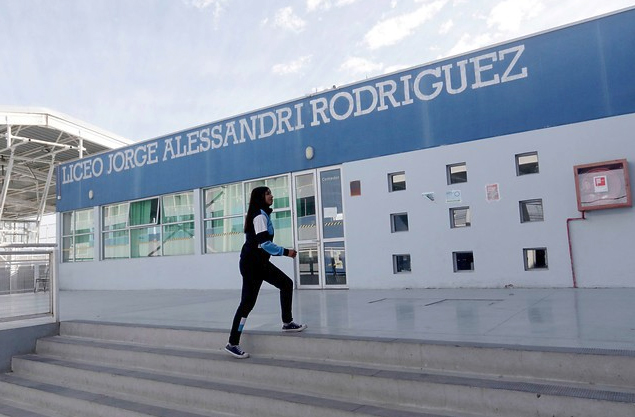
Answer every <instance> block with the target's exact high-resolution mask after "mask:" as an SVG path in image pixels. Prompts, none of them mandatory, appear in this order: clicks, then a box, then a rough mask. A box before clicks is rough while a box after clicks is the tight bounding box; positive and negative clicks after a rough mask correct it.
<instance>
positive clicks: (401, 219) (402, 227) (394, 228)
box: [390, 213, 408, 233]
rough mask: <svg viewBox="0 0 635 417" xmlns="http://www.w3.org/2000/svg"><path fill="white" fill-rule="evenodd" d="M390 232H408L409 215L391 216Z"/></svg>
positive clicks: (397, 214) (396, 214)
mask: <svg viewBox="0 0 635 417" xmlns="http://www.w3.org/2000/svg"><path fill="white" fill-rule="evenodd" d="M390 230H391V232H392V233H395V232H407V231H408V213H395V214H391V215H390Z"/></svg>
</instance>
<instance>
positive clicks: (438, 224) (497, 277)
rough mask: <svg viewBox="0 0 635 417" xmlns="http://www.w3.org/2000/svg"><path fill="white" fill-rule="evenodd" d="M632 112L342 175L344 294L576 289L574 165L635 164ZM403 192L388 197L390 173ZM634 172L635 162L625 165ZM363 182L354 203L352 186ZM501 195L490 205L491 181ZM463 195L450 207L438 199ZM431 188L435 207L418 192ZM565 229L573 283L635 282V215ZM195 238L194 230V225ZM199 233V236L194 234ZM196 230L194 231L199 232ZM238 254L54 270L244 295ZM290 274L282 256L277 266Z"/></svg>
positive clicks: (81, 285) (72, 278) (356, 165)
mask: <svg viewBox="0 0 635 417" xmlns="http://www.w3.org/2000/svg"><path fill="white" fill-rule="evenodd" d="M633 131H635V115H632V114H631V115H626V116H620V117H614V118H610V119H601V120H596V121H590V122H585V123H580V124H576V125H569V126H562V127H555V128H550V129H543V130H539V131H533V132H525V133H519V134H513V135H508V136H504V137H498V138H493V139H485V140H478V141H474V142H469V143H463V144H457V145H451V146H444V147H439V148H432V149H427V150H422V151H416V152H410V153H405V154H399V155H392V156H386V157H381V158H375V159H371V160H364V161H359V162H353V163H347V164H345V165H344V166H343V167H342V176H343V191H344V196H343V197H344V211H345V233H346V259H347V273H348V280H349V286H350V287H351V288H410V287H417V288H431V287H438V288H442V287H474V288H480V287H503V286H505V285H510V284H511V285H513V286H515V287H571V286H572V285H573V277H572V272H571V262H570V256H569V243H568V239H567V227H566V226H567V224H566V223H567V219H568V218H575V217H579V216H580V213H579V212H578V210H577V203H576V195H575V184H574V174H573V166H575V165H580V164H586V163H593V162H601V161H605V160H612V159H621V158H626V159H628V160H629V161H635V145H633V140H632V139H633V138H632V133H631V132H633ZM532 151H537V152H538V156H539V164H540V173H539V174H531V175H525V176H520V177H518V176H516V166H515V155H516V154H518V153H525V152H532ZM459 162H466V163H467V169H468V182H467V183H463V184H454V185H452V186H448V185H447V180H446V165H447V164H454V163H459ZM399 171H405V172H406V182H407V189H406V190H405V191H400V192H393V193H389V192H388V174H389V173H391V172H399ZM630 171H631V175H633V172H634V170H633V167H632V162H631V166H630ZM353 180H360V181H361V188H362V195H361V196H356V197H351V196H350V193H349V182H350V181H353ZM491 183H498V184H499V186H500V194H501V199H500V201H497V202H487V201H486V199H485V186H486V184H491ZM454 189H457V190H461V192H462V202H461V203H456V204H454V203H453V204H448V203H446V202H445V192H446V191H448V190H454ZM423 192H434V193H435V197H436V199H435V201H434V202H431V201H429V200H428V199H427V198H425V197H423V196H422V193H423ZM535 198H542V200H543V206H544V215H545V219H544V221H543V222H535V223H524V224H521V223H520V214H519V208H518V202H519V201H520V200H528V199H535ZM465 205H469V206H470V208H471V211H472V226H471V227H468V228H461V229H450V226H449V224H450V223H449V210H448V209H449V208H450V207H456V206H465ZM401 212H407V213H408V220H409V231H408V232H402V233H391V227H390V213H401ZM586 217H587V219H586V220H584V221H582V220H580V221H573V222H571V235H572V248H573V259H574V262H575V264H574V266H575V271H576V279H577V283H578V286H580V287H605V286H608V287H620V286H630V287H632V286H635V279H634V278H633V276H635V274H633V271H634V270H635V256H633V254H632V252H633V243H632V239H633V236H635V208H620V209H608V210H598V211H593V212H588V213H587V215H586ZM197 227H198V228H199V230H200V225H199V226H197ZM199 233H200V232H199ZM197 234H198V233H197ZM533 247H546V248H547V252H548V263H549V268H548V269H547V270H536V271H525V270H524V263H523V255H522V249H523V248H533ZM453 251H473V252H474V263H475V270H474V271H469V272H458V273H455V272H454V271H453V262H452V252H453ZM397 253H408V254H410V255H411V261H412V272H411V273H407V274H397V275H395V274H394V273H393V269H392V254H397ZM238 257H239V254H238V253H227V254H214V255H203V254H196V255H191V256H171V257H158V258H149V259H148V258H144V259H129V260H108V261H99V262H98V261H93V262H83V263H81V262H80V263H63V264H61V265H60V279H61V288H62V289H67V290H70V289H155V288H156V289H185V288H200V289H227V288H240V286H241V277H240V273H239V271H238ZM272 260H273V261H274V263H276V264H277V265H278V266H279V267H280V268H281V269H283V270H284V271H285V272H286V273H287V274H288V275H290V276H292V277H293V264H292V262H291V260H290V259H289V258H272Z"/></svg>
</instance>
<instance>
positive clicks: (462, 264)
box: [452, 252, 474, 272]
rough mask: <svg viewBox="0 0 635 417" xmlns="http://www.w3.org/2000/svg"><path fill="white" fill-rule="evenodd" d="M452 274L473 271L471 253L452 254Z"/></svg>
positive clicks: (472, 256)
mask: <svg viewBox="0 0 635 417" xmlns="http://www.w3.org/2000/svg"><path fill="white" fill-rule="evenodd" d="M452 258H453V260H454V272H461V271H474V253H473V252H452Z"/></svg>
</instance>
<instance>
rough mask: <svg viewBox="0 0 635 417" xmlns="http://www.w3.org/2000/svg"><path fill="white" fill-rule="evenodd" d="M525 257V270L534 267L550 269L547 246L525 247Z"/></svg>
mask: <svg viewBox="0 0 635 417" xmlns="http://www.w3.org/2000/svg"><path fill="white" fill-rule="evenodd" d="M523 257H524V259H525V271H531V270H534V269H548V267H547V266H548V265H547V248H530V249H523Z"/></svg>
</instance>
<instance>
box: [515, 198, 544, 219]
mask: <svg viewBox="0 0 635 417" xmlns="http://www.w3.org/2000/svg"><path fill="white" fill-rule="evenodd" d="M519 205H520V222H521V223H527V222H541V221H543V220H544V212H543V209H542V199H541V198H537V199H535V200H524V201H520V202H519Z"/></svg>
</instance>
